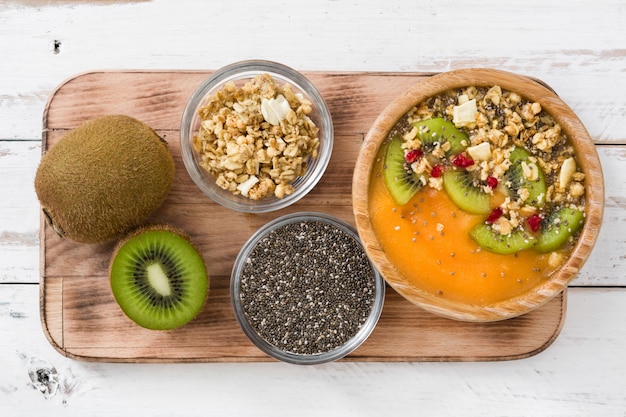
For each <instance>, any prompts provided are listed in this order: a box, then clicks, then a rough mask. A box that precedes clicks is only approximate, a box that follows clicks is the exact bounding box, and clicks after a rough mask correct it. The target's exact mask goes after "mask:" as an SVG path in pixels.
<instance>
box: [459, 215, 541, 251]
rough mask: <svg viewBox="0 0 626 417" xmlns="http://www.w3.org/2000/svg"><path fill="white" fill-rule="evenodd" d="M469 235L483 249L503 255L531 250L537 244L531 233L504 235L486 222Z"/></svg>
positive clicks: (518, 230)
mask: <svg viewBox="0 0 626 417" xmlns="http://www.w3.org/2000/svg"><path fill="white" fill-rule="evenodd" d="M469 234H470V237H471V238H472V239H473V240H474V241H475V242H476V243H477V244H478V246H480V247H481V248H483V249H485V250H488V251H489V252H494V253H499V254H501V255H508V254H511V253H515V252H519V251H521V250H525V249H529V248H531V247H532V246H533V245H534V244H535V243H536V238H535V237H534V236H533V235H532V234H531V233H530V232H527V231H525V230H520V229H517V230H515V231H513V232H511V233H509V234H508V235H502V234H500V233H499V232H498V231H496V230H494V229H493V227H492V226H491V225H490V224H487V223H484V222H481V223H479V224H477V225H476V226H474V227H473V228H472V229H471V230H470V232H469Z"/></svg>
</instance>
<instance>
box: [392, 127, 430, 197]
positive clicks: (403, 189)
mask: <svg viewBox="0 0 626 417" xmlns="http://www.w3.org/2000/svg"><path fill="white" fill-rule="evenodd" d="M402 143H403V139H402V137H400V136H394V137H393V138H392V139H391V141H390V142H389V143H388V144H387V149H386V150H385V158H384V166H383V180H384V182H385V186H386V187H387V191H389V194H391V197H392V198H393V200H394V201H395V202H396V203H397V204H399V205H404V204H406V203H408V202H409V200H410V199H411V198H412V197H413V196H414V195H415V194H416V193H417V192H418V191H419V190H420V189H421V188H422V187H423V185H424V184H423V183H422V181H423V180H422V179H421V178H422V176H421V175H418V174H416V173H415V172H414V171H413V170H412V169H411V167H410V166H409V164H408V163H406V161H405V159H404V149H402Z"/></svg>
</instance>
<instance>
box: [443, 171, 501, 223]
mask: <svg viewBox="0 0 626 417" xmlns="http://www.w3.org/2000/svg"><path fill="white" fill-rule="evenodd" d="M443 188H444V189H445V190H446V193H448V196H449V197H450V200H452V202H453V203H454V204H456V205H457V207H459V208H460V209H461V210H463V211H466V212H468V213H472V214H488V213H489V212H491V196H490V195H489V194H487V193H485V192H484V191H483V190H482V187H481V186H480V185H479V184H477V183H476V181H475V179H474V176H473V175H472V174H471V173H470V172H468V171H466V170H464V169H452V170H448V171H446V172H444V174H443Z"/></svg>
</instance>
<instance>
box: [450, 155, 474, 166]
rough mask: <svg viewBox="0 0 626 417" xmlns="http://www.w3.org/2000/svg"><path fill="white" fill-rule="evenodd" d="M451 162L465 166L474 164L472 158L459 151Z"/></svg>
mask: <svg viewBox="0 0 626 417" xmlns="http://www.w3.org/2000/svg"><path fill="white" fill-rule="evenodd" d="M452 164H454V165H455V166H457V167H461V168H467V167H468V166H471V165H474V160H473V159H472V158H469V157H467V156H465V154H462V153H460V154H458V155H457V156H455V157H454V159H453V160H452Z"/></svg>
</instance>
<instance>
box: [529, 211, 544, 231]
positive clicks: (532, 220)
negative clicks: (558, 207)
mask: <svg viewBox="0 0 626 417" xmlns="http://www.w3.org/2000/svg"><path fill="white" fill-rule="evenodd" d="M526 222H527V223H528V226H529V227H530V230H532V231H533V232H538V231H539V229H541V217H540V216H539V215H538V214H533V215H532V216H530V217H529V218H528V219H526Z"/></svg>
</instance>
